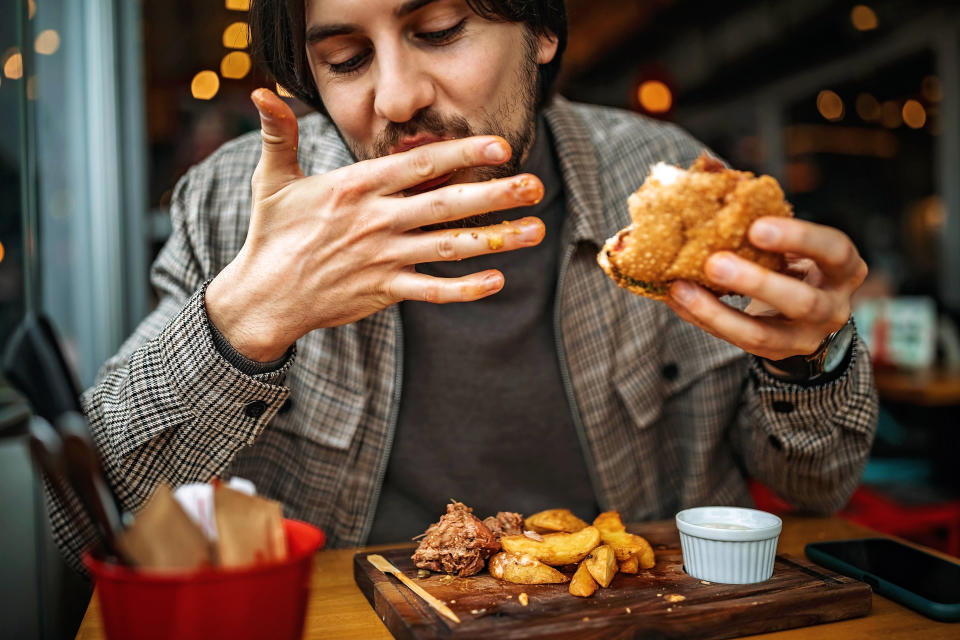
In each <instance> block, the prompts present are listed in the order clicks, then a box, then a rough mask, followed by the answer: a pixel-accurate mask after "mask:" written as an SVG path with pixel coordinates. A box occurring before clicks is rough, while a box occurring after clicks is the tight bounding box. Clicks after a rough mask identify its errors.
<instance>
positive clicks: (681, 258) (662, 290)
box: [597, 154, 793, 300]
mask: <svg viewBox="0 0 960 640" xmlns="http://www.w3.org/2000/svg"><path fill="white" fill-rule="evenodd" d="M627 204H628V205H629V207H630V218H631V219H632V221H633V222H632V224H631V225H630V226H628V227H626V228H625V229H622V230H621V231H620V232H619V233H617V235H615V236H613V237H612V238H610V239H609V240H607V242H606V243H605V244H604V245H603V249H601V250H600V253H599V255H598V256H597V262H598V263H599V264H600V267H601V268H603V270H604V271H605V272H606V273H607V275H608V276H610V277H611V278H613V281H614V282H616V283H617V284H618V285H619V286H621V287H623V288H624V289H627V290H628V291H631V292H633V293H636V294H638V295H642V296H647V297H648V298H654V299H656V300H665V299H666V298H667V296H668V295H669V291H670V284H671V283H672V282H673V281H675V280H689V281H691V282H696V283H697V284H700V285H702V286H704V287H706V288H708V289H710V290H712V291H713V292H715V293H716V294H717V295H726V294H729V293H731V292H730V291H727V290H724V289H721V288H718V287H717V286H716V285H715V284H714V283H713V282H711V281H710V280H708V279H707V277H706V275H704V272H703V265H704V263H705V262H706V260H707V258H708V257H710V255H711V254H713V253H715V252H717V251H731V252H733V253H735V254H737V255H738V256H740V257H741V258H745V259H747V260H751V261H753V262H756V263H757V264H759V265H761V266H763V267H766V268H767V269H771V270H773V271H783V269H784V268H785V266H786V264H785V261H784V259H783V256H782V255H780V254H778V253H771V252H768V251H762V250H760V249H758V248H756V247H754V246H753V245H752V244H751V243H750V241H749V240H748V239H747V230H748V229H749V228H750V225H751V223H753V221H754V220H756V219H757V218H761V217H764V216H785V217H789V216H792V215H793V209H792V207H791V206H790V204H789V203H787V202H786V201H785V200H784V198H783V190H782V189H781V188H780V185H779V184H777V181H776V180H775V179H774V178H771V177H770V176H760V177H755V176H754V175H753V174H752V173H750V172H749V171H734V170H731V169H727V168H725V167H724V166H723V164H722V163H721V162H720V161H718V160H716V159H714V158H711V157H710V156H708V155H706V154H703V155H701V156H700V157H699V158H697V160H696V161H695V162H694V163H693V165H692V166H691V167H690V169H689V170H684V169H681V168H679V167H675V166H672V165H668V164H665V163H663V162H661V163H658V164H657V165H655V166H654V167H653V168H652V169H651V171H650V175H649V176H648V177H647V179H646V181H645V182H644V183H643V186H641V187H640V188H639V189H638V190H637V191H636V192H635V193H634V194H633V195H631V196H630V198H629V199H628V200H627Z"/></svg>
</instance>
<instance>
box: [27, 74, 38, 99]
mask: <svg viewBox="0 0 960 640" xmlns="http://www.w3.org/2000/svg"><path fill="white" fill-rule="evenodd" d="M36 99H37V76H30V77H29V78H27V100H36Z"/></svg>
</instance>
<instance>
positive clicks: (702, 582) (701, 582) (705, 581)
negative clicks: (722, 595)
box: [700, 580, 713, 584]
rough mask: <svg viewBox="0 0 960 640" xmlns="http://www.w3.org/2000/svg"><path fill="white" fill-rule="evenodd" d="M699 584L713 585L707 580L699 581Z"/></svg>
mask: <svg viewBox="0 0 960 640" xmlns="http://www.w3.org/2000/svg"><path fill="white" fill-rule="evenodd" d="M700 584H713V583H712V582H709V581H708V580H701V581H700Z"/></svg>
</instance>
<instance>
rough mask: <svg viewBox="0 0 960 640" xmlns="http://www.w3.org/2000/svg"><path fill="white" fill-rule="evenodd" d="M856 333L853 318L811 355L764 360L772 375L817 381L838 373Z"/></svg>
mask: <svg viewBox="0 0 960 640" xmlns="http://www.w3.org/2000/svg"><path fill="white" fill-rule="evenodd" d="M856 332H857V328H856V326H855V325H854V324H853V319H852V318H851V319H850V320H847V324H845V325H843V326H842V327H840V329H838V330H837V331H834V332H833V333H831V334H830V335H828V336H827V337H826V338H824V339H823V342H821V343H820V346H819V347H817V350H816V351H814V352H813V353H811V354H810V355H807V356H791V357H789V358H784V359H783V360H767V359H766V358H764V359H763V360H764V361H765V362H766V364H767V365H768V368H769V369H771V373H773V374H775V375H779V376H780V377H782V378H784V379H786V380H789V381H791V382H804V381H812V380H816V379H817V378H819V377H820V376H822V375H824V374H830V373H833V372H834V371H836V369H837V367H839V366H840V363H841V362H843V361H844V359H845V358H846V356H847V352H849V351H850V345H851V344H853V336H854V335H855V334H856Z"/></svg>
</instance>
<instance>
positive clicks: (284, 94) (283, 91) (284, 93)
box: [277, 82, 293, 98]
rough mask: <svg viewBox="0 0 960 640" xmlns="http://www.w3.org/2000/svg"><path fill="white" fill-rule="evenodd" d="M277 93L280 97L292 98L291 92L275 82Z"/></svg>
mask: <svg viewBox="0 0 960 640" xmlns="http://www.w3.org/2000/svg"><path fill="white" fill-rule="evenodd" d="M277 95H278V96H280V97H281V98H292V97H293V94H292V93H290V92H289V91H287V90H286V89H284V88H283V87H281V86H280V83H279V82H278V83H277Z"/></svg>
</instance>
